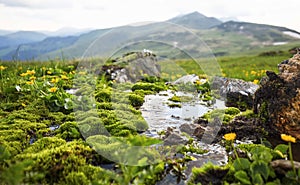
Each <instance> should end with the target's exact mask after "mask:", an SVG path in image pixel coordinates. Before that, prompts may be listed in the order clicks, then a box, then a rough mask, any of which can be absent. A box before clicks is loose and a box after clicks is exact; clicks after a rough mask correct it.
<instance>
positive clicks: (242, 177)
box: [234, 170, 251, 185]
mask: <svg viewBox="0 0 300 185" xmlns="http://www.w3.org/2000/svg"><path fill="white" fill-rule="evenodd" d="M234 177H235V178H236V179H237V180H239V181H240V182H241V183H242V184H249V185H251V182H250V179H249V177H248V175H247V173H246V172H245V171H242V170H240V171H237V172H236V173H235V174H234Z"/></svg>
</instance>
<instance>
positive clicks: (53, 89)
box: [49, 87, 57, 93]
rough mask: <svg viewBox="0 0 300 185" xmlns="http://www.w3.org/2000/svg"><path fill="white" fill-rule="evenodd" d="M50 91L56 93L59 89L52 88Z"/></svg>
mask: <svg viewBox="0 0 300 185" xmlns="http://www.w3.org/2000/svg"><path fill="white" fill-rule="evenodd" d="M49 91H50V92H53V93H54V92H56V91H57V87H51V88H50V89H49Z"/></svg>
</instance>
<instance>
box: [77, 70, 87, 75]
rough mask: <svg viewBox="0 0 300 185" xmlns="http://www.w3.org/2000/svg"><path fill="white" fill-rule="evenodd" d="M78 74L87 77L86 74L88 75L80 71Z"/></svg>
mask: <svg viewBox="0 0 300 185" xmlns="http://www.w3.org/2000/svg"><path fill="white" fill-rule="evenodd" d="M78 74H80V75H85V74H86V72H84V71H80V72H79V73H78Z"/></svg>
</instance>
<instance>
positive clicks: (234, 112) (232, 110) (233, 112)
mask: <svg viewBox="0 0 300 185" xmlns="http://www.w3.org/2000/svg"><path fill="white" fill-rule="evenodd" d="M240 112H241V111H240V110H239V109H238V108H235V107H228V108H227V109H225V114H229V115H233V116H235V115H237V114H239V113H240Z"/></svg>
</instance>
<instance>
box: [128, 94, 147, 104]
mask: <svg viewBox="0 0 300 185" xmlns="http://www.w3.org/2000/svg"><path fill="white" fill-rule="evenodd" d="M128 99H129V101H130V104H131V105H132V106H134V107H140V106H142V105H143V103H144V97H143V96H140V95H137V94H129V97H128Z"/></svg>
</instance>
